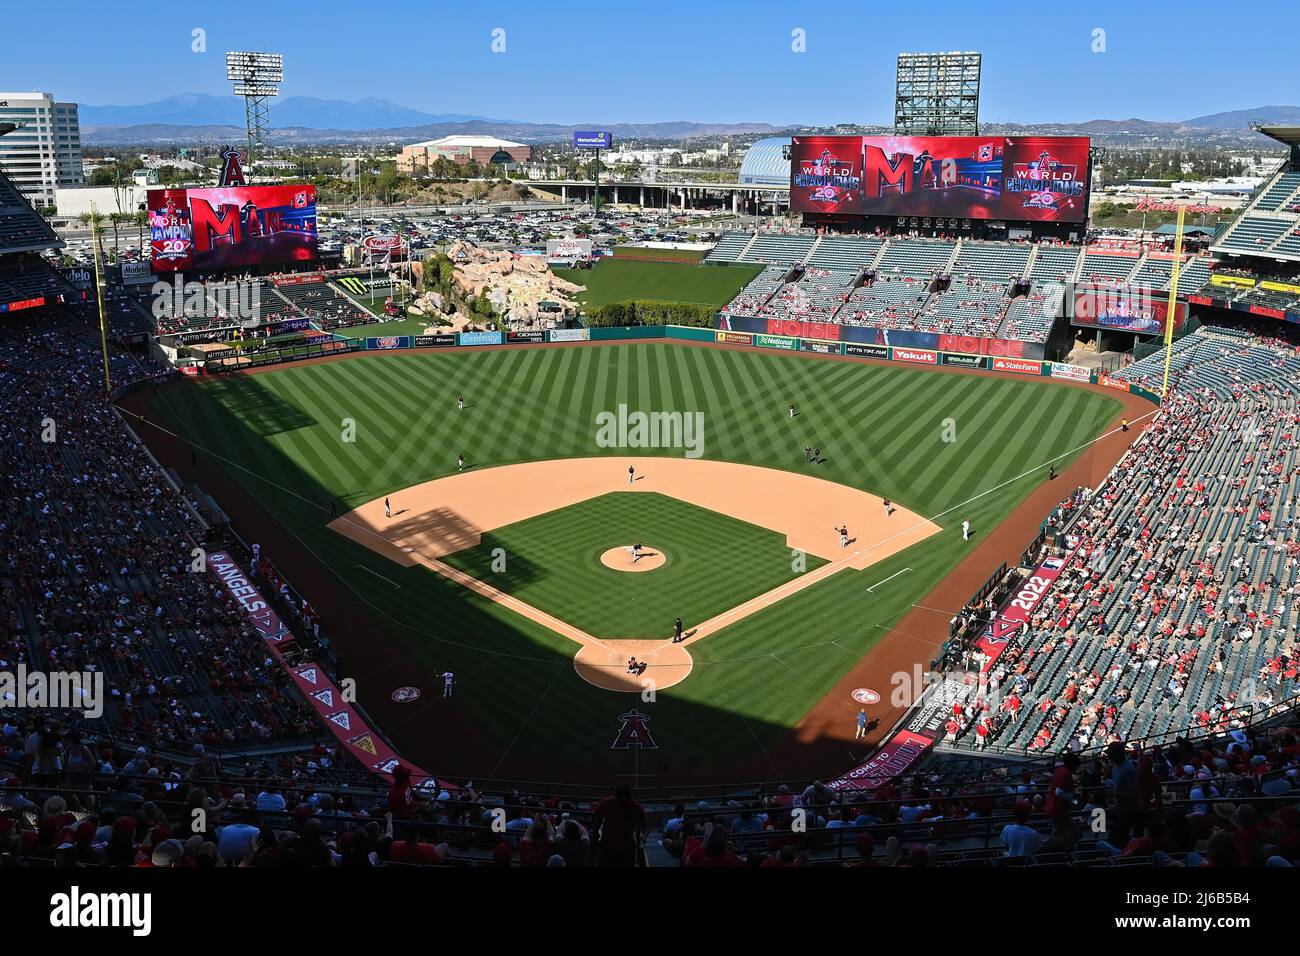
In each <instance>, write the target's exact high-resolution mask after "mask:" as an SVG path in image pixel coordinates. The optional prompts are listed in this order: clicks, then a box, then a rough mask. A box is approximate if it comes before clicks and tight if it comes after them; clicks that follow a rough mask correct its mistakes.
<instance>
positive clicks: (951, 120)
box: [894, 53, 983, 136]
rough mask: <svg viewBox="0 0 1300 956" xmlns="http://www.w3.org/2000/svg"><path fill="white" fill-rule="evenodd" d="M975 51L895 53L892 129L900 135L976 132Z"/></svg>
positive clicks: (978, 57) (977, 87) (979, 59)
mask: <svg viewBox="0 0 1300 956" xmlns="http://www.w3.org/2000/svg"><path fill="white" fill-rule="evenodd" d="M982 61H983V56H982V55H981V54H979V53H900V54H898V73H897V79H896V83H895V87H894V132H895V133H897V134H898V135H900V136H978V135H979V116H980V69H981V66H982Z"/></svg>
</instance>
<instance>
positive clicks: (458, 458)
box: [456, 452, 465, 471]
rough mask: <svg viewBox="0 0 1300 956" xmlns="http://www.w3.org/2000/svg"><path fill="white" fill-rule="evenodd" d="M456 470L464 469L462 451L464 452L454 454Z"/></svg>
mask: <svg viewBox="0 0 1300 956" xmlns="http://www.w3.org/2000/svg"><path fill="white" fill-rule="evenodd" d="M456 470H457V471H464V470H465V453H464V452H461V453H460V454H459V455H457V456H456Z"/></svg>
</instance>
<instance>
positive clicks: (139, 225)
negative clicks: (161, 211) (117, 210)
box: [130, 209, 149, 259]
mask: <svg viewBox="0 0 1300 956" xmlns="http://www.w3.org/2000/svg"><path fill="white" fill-rule="evenodd" d="M130 216H131V218H132V219H134V220H135V226H136V236H137V238H138V240H139V242H138V245H139V247H140V258H141V259H143V258H144V227H145V225H146V224H147V223H148V222H149V214H148V213H147V212H145V211H144V210H143V209H140V210H137V211H136V212H133V213H130Z"/></svg>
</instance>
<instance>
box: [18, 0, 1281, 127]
mask: <svg viewBox="0 0 1300 956" xmlns="http://www.w3.org/2000/svg"><path fill="white" fill-rule="evenodd" d="M3 2H4V5H5V9H4V10H3V12H0V22H4V23H5V25H6V27H9V28H12V34H11V35H13V36H16V37H29V38H33V39H34V42H25V43H15V44H11V45H10V44H7V45H6V50H5V56H4V58H3V59H2V60H0V89H9V90H31V89H40V90H48V91H50V92H53V93H54V94H55V95H56V96H58V97H59V98H60V99H65V100H72V101H76V102H80V103H89V104H96V105H101V104H109V103H111V104H132V103H143V102H149V101H151V100H155V99H161V98H163V97H165V96H169V95H172V94H176V93H185V92H201V93H214V94H228V93H229V92H230V85H229V84H228V83H227V82H226V80H225V70H224V60H223V54H224V51H225V50H227V49H253V50H274V51H279V52H282V53H283V54H284V57H285V72H286V80H285V83H284V85H283V87H282V90H281V95H283V96H294V95H302V96H318V97H322V98H325V99H347V100H356V99H360V98H362V97H364V96H376V97H380V98H383V99H388V100H392V101H394V102H396V103H400V104H402V105H404V106H410V107H414V108H416V109H421V110H425V111H427V112H432V113H473V114H479V115H484V116H491V117H498V118H507V119H522V120H531V121H539V122H557V123H585V122H601V123H610V122H657V121H666V120H694V121H700V122H709V121H719V122H722V121H726V122H733V121H734V122H740V121H753V122H770V123H777V124H784V123H808V124H825V123H833V122H868V123H888V122H891V121H892V96H893V79H894V77H893V70H894V57H895V55H896V54H897V53H898V52H899V51H902V50H908V51H932V50H978V51H980V52H982V53H983V54H984V76H983V91H982V93H983V106H982V110H981V115H982V118H983V119H984V120H985V121H986V122H999V121H1010V120H1015V121H1021V122H1049V121H1053V120H1057V121H1062V122H1071V121H1079V120H1087V119H1093V118H1098V117H1104V118H1127V117H1130V116H1138V117H1141V118H1144V119H1154V120H1177V119H1187V118H1189V117H1192V116H1199V115H1202V114H1206V113H1214V112H1219V111H1221V110H1229V109H1241V108H1248V107H1255V106H1262V105H1274V104H1284V105H1289V104H1297V103H1300V83H1297V81H1296V79H1295V62H1296V59H1295V57H1296V37H1297V36H1300V4H1296V3H1295V2H1294V0H1292V2H1289V3H1288V2H1274V0H1257V2H1252V3H1249V4H1240V3H1239V4H1222V3H1215V2H1208V0H1185V2H1179V3H1177V4H1175V3H1172V2H1166V0H1155V2H1147V3H1134V2H1126V3H1113V2H1109V0H1107V2H1101V3H1080V2H1057V3H1046V4H1044V3H1000V2H994V3H986V4H968V3H950V2H947V0H930V2H927V3H924V4H922V3H914V2H912V3H906V2H899V3H894V4H889V3H888V2H879V0H838V2H830V3H826V2H823V3H816V4H800V3H797V2H782V3H776V2H769V0H750V2H748V3H745V2H732V0H693V2H685V0H654V2H650V3H635V2H634V3H628V2H625V0H624V2H620V0H604V2H592V0H584V2H581V3H578V2H570V0H551V2H547V3H544V4H541V3H525V2H517V0H495V2H480V3H467V2H464V0H461V2H456V3H443V2H440V0H423V2H419V3H416V2H405V0H394V2H385V0H375V2H371V3H368V4H366V3H363V4H358V3H356V2H355V0H351V2H349V3H347V4H343V3H335V2H333V0H319V2H315V3H306V2H301V0H282V2H280V3H274V4H272V3H267V4H240V5H238V6H240V7H248V8H255V9H257V14H256V16H240V15H239V14H238V13H237V12H234V7H235V5H229V4H222V3H213V4H210V5H209V4H205V5H202V6H200V5H188V4H166V3H156V4H155V3H132V4H125V3H115V2H114V3H107V4H106V3H102V2H100V3H94V2H89V0H65V2H64V3H61V4H59V5H58V15H57V16H55V17H53V18H52V14H51V10H50V8H49V7H48V6H47V5H44V4H40V3H37V2H34V0H3ZM191 6H192V7H193V9H190V7H191ZM358 7H360V8H362V9H364V10H366V11H367V15H365V16H357V15H355V13H354V12H353V11H354V10H356V9H357V8H358ZM110 11H111V12H110ZM972 11H973V12H972ZM194 28H202V29H203V30H205V31H206V36H207V50H208V52H207V53H203V54H200V53H195V52H193V51H192V50H191V30H192V29H194ZM497 28H500V29H502V30H504V31H505V47H506V49H505V52H503V53H494V52H492V49H491V44H492V31H493V30H494V29H497ZM52 29H53V31H54V34H53V35H52V34H51V30H52ZM795 29H802V30H803V31H805V36H806V47H807V48H806V52H803V53H795V52H792V50H791V44H792V39H791V32H792V31H793V30H795ZM1097 29H1100V30H1104V31H1105V35H1104V39H1105V52H1093V49H1092V47H1093V45H1094V39H1093V37H1094V30H1097ZM6 32H9V31H8V30H6ZM1228 58H1231V60H1232V67H1231V69H1229V70H1227V71H1224V72H1225V73H1227V74H1228V75H1229V76H1230V79H1222V80H1221V79H1219V78H1217V77H1214V78H1212V77H1213V75H1214V74H1216V73H1218V72H1219V69H1218V67H1221V66H1222V65H1223V63H1224V61H1225V59H1228ZM1166 77H1170V79H1166Z"/></svg>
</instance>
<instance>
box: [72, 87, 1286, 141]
mask: <svg viewBox="0 0 1300 956" xmlns="http://www.w3.org/2000/svg"><path fill="white" fill-rule="evenodd" d="M273 104H274V105H273V106H272V107H271V127H272V130H271V135H272V139H273V141H274V142H275V143H277V144H279V145H285V146H294V145H301V146H324V145H346V144H349V143H357V144H362V143H376V144H381V143H382V144H387V143H413V142H417V141H419V140H426V139H437V138H438V137H441V136H448V135H451V134H454V133H459V134H479V135H486V136H499V137H501V138H503V139H511V140H517V141H520V142H525V143H544V142H557V141H562V140H565V139H568V137H569V134H570V132H571V131H572V130H573V129H582V128H591V129H608V130H610V131H611V132H613V134H614V136H615V137H616V138H617V139H620V140H628V139H643V140H644V139H656V140H684V139H690V138H693V137H703V136H745V135H764V134H768V133H778V132H781V131H782V127H778V126H774V125H772V124H769V123H691V122H686V121H678V122H665V123H613V124H610V123H599V122H591V123H576V124H562V123H530V122H525V121H521V120H502V119H491V118H488V117H484V116H476V115H473V114H465V113H426V112H423V111H421V110H416V109H411V108H410V107H406V106H401V105H399V104H397V103H393V102H390V101H388V100H383V99H378V98H376V97H367V98H365V99H362V100H357V101H356V102H349V101H347V100H324V99H319V98H317V97H312V96H290V97H286V98H285V99H283V100H278V101H273ZM79 114H80V119H81V129H82V142H83V143H84V144H86V145H91V146H109V145H148V144H157V145H168V144H182V143H195V144H200V143H212V144H220V143H228V142H234V141H238V140H240V139H242V138H243V136H244V126H243V124H244V107H243V102H242V100H241V99H239V98H238V97H235V96H233V95H232V96H213V95H210V94H207V93H182V94H179V95H177V96H170V97H167V98H166V99H162V100H157V101H155V102H153V103H142V104H139V105H136V106H113V105H106V106H93V105H82V106H80V107H79ZM1251 123H1282V124H1286V123H1295V124H1300V106H1260V107H1255V108H1252V109H1242V110H1232V111H1229V112H1225V113H1213V114H1210V115H1207V116H1198V117H1194V118H1192V119H1188V120H1182V121H1177V122H1160V121H1153V120H1143V119H1138V118H1131V119H1123V120H1111V119H1095V120H1089V121H1087V122H1083V123H1050V124H1049V123H1036V124H1029V125H1026V124H1014V123H996V124H995V123H985V124H983V126H982V130H983V131H984V132H988V133H994V134H1022V135H1023V134H1026V133H1029V134H1035V133H1037V134H1052V135H1075V136H1091V137H1093V138H1094V139H1096V140H1097V141H1098V142H1099V143H1102V144H1108V145H1114V146H1126V145H1132V146H1136V145H1175V144H1179V145H1194V144H1204V145H1210V144H1220V145H1252V144H1253V145H1263V144H1265V143H1266V142H1267V141H1266V140H1264V139H1263V138H1262V137H1261V136H1259V134H1257V133H1254V132H1252V131H1251V130H1250V124H1251ZM787 131H788V128H787Z"/></svg>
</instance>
